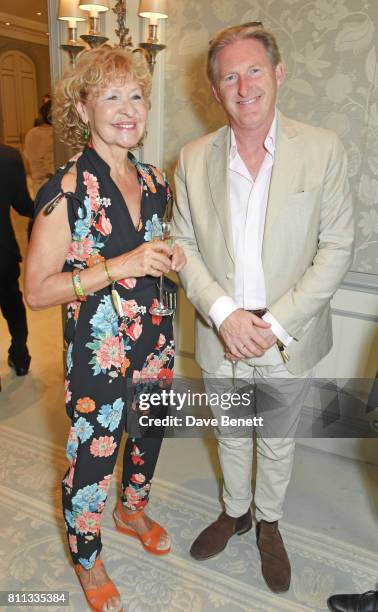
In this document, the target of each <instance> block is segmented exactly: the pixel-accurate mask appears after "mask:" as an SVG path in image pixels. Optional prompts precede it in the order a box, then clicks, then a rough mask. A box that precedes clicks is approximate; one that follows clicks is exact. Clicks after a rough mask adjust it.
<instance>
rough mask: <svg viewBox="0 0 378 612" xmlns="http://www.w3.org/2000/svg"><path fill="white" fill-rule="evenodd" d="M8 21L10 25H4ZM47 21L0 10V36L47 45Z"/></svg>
mask: <svg viewBox="0 0 378 612" xmlns="http://www.w3.org/2000/svg"><path fill="white" fill-rule="evenodd" d="M7 22H9V23H10V24H11V25H10V26H7V25H5V24H6V23H7ZM47 28H48V26H47V23H40V22H39V21H38V22H37V21H33V20H32V19H24V18H23V17H17V16H16V15H10V14H8V13H2V12H0V36H4V37H6V38H14V39H16V40H22V41H25V42H32V43H36V44H38V45H45V46H48V44H49V37H48V36H47V34H46V32H47V31H48V29H47Z"/></svg>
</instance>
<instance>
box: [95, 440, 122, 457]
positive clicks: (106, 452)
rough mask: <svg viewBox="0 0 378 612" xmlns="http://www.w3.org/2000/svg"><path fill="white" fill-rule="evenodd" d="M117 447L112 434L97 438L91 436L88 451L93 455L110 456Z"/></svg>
mask: <svg viewBox="0 0 378 612" xmlns="http://www.w3.org/2000/svg"><path fill="white" fill-rule="evenodd" d="M116 448H117V444H116V443H115V442H114V437H113V436H110V437H109V436H100V437H99V438H93V440H92V443H91V446H90V449H89V450H90V451H91V454H92V455H93V456H94V457H110V455H112V454H113V453H114V451H115V449H116Z"/></svg>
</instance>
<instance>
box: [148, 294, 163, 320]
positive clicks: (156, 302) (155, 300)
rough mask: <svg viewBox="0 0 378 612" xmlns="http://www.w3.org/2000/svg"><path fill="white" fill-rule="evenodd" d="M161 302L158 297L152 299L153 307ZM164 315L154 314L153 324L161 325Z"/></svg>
mask: <svg viewBox="0 0 378 612" xmlns="http://www.w3.org/2000/svg"><path fill="white" fill-rule="evenodd" d="M158 304H159V300H158V299H157V298H154V299H153V300H152V304H151V308H156V306H157V305H158ZM162 319H163V317H160V316H159V315H152V325H160V323H161V322H162Z"/></svg>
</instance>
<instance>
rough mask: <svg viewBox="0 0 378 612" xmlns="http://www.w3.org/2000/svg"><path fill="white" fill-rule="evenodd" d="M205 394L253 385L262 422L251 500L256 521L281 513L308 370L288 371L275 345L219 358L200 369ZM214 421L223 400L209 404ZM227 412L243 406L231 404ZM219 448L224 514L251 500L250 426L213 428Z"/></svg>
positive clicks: (242, 510) (235, 412)
mask: <svg viewBox="0 0 378 612" xmlns="http://www.w3.org/2000/svg"><path fill="white" fill-rule="evenodd" d="M202 374H203V378H204V384H205V389H206V393H207V394H213V393H216V394H218V395H219V397H222V395H223V397H225V395H224V394H227V393H233V392H236V391H237V390H239V393H241V392H242V391H241V389H243V390H245V389H246V388H248V387H249V388H250V389H251V387H252V389H251V390H252V392H253V398H254V402H253V410H252V411H251V412H252V413H253V414H254V415H255V416H257V417H259V416H261V417H262V421H263V427H258V426H257V427H255V434H256V436H255V437H256V454H257V466H256V487H255V492H254V502H255V506H256V519H257V520H258V521H260V520H265V521H276V520H279V519H281V518H282V514H283V503H284V500H285V494H286V490H287V487H288V484H289V481H290V477H291V473H292V468H293V460H294V448H295V441H294V435H295V432H296V429H297V427H298V423H299V419H300V414H301V409H302V406H303V402H304V400H305V397H306V395H307V392H308V389H309V385H310V376H311V374H312V370H311V371H307V372H305V373H304V374H303V375H302V376H293V375H292V374H291V373H290V372H288V370H287V369H286V367H285V366H284V364H283V362H282V358H281V355H280V354H279V352H278V349H277V348H276V347H275V346H274V347H272V348H271V349H269V351H267V352H266V354H265V355H264V356H263V357H259V358H252V359H250V360H244V361H238V362H236V364H235V365H233V364H232V363H231V362H230V361H228V360H226V359H225V360H224V361H223V362H222V364H221V366H220V367H219V369H218V370H217V371H216V372H206V371H203V372H202ZM212 411H213V413H214V416H215V417H217V418H218V422H219V420H220V417H221V416H222V414H225V410H224V408H223V407H222V402H219V404H218V405H212ZM231 412H232V415H231V414H230V416H236V415H238V414H242V412H243V410H242V411H240V410H239V409H235V408H234V409H232V411H231ZM216 435H217V439H218V453H219V460H220V464H221V468H222V473H223V481H224V482H223V501H224V504H225V510H226V512H227V514H228V515H229V516H232V517H238V516H242V515H243V514H245V513H246V512H247V510H248V508H249V507H250V505H251V502H252V484H251V481H252V457H253V431H251V430H250V429H248V431H242V430H241V429H240V427H238V428H232V427H231V428H230V427H227V428H225V427H221V426H219V427H218V428H217V432H216Z"/></svg>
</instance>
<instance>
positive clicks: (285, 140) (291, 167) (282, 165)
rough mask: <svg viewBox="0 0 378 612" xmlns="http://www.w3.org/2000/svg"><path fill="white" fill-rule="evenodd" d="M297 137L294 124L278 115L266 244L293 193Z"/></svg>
mask: <svg viewBox="0 0 378 612" xmlns="http://www.w3.org/2000/svg"><path fill="white" fill-rule="evenodd" d="M296 137H297V130H296V127H295V125H294V123H293V122H292V121H290V119H287V118H286V117H284V116H283V115H282V114H281V113H278V125H277V145H276V151H275V155H274V164H273V171H272V178H271V182H270V188H269V197H268V205H267V210H266V219H265V229H264V242H265V240H266V239H267V238H268V236H269V233H270V230H271V228H272V226H273V222H274V220H275V219H276V216H277V214H278V212H279V210H280V206H281V205H282V204H283V203H284V201H285V199H286V195H287V194H288V193H290V192H291V191H292V183H293V179H294V177H295V172H296V169H297V167H298V166H297V159H298V155H299V151H298V149H299V147H298V146H296V145H297V143H296ZM264 242H263V244H264Z"/></svg>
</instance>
